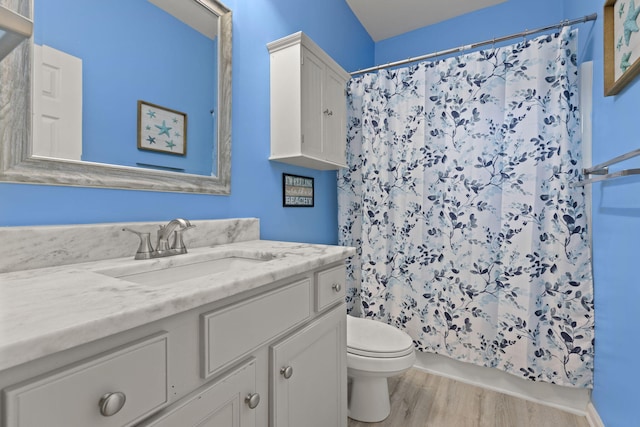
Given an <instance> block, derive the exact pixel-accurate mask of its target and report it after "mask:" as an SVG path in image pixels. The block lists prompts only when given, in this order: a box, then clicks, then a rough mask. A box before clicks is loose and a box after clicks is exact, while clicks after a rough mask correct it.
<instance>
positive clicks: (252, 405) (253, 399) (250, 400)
mask: <svg viewBox="0 0 640 427" xmlns="http://www.w3.org/2000/svg"><path fill="white" fill-rule="evenodd" d="M244 401H245V403H246V404H247V406H249V409H256V407H257V406H258V404H259V403H260V395H259V394H258V393H253V394H250V395H248V396H247V397H245V398H244Z"/></svg>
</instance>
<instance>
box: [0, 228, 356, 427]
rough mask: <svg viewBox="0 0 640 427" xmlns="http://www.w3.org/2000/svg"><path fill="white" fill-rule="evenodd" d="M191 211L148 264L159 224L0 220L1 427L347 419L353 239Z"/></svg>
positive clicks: (281, 424)
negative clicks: (317, 236)
mask: <svg viewBox="0 0 640 427" xmlns="http://www.w3.org/2000/svg"><path fill="white" fill-rule="evenodd" d="M192 223H193V224H194V225H195V226H196V228H195V230H189V231H187V232H185V233H184V240H185V242H186V243H187V247H188V248H189V251H188V253H187V254H183V255H178V256H173V257H167V258H158V259H150V260H134V259H133V254H134V253H135V249H136V246H137V242H136V236H134V235H131V234H130V233H126V232H122V231H121V229H122V228H123V227H125V226H126V227H130V228H137V229H139V230H142V231H144V230H149V231H153V230H154V229H155V228H157V226H158V224H157V223H136V224H99V225H95V226H74V227H67V226H62V227H28V228H27V227H24V228H23V227H11V228H0V237H2V238H3V241H4V242H10V243H9V246H8V247H5V248H4V249H2V252H3V254H2V255H4V258H3V260H2V261H1V262H2V264H0V269H1V270H0V271H2V273H1V274H0V307H1V308H0V320H1V321H0V389H1V390H2V410H1V414H2V415H1V420H2V423H1V424H0V425H1V426H2V427H17V426H21V427H26V426H47V427H55V426H64V427H74V426H80V427H86V426H97V427H99V426H105V427H106V426H132V425H136V426H181V427H182V426H192V425H193V426H196V425H197V426H204V425H206V426H243V427H244V426H252V427H253V426H265V427H266V426H278V427H285V426H291V427H299V426H305V427H313V426H318V427H330V426H341V427H345V426H346V425H347V411H346V405H347V396H346V393H347V390H346V388H347V380H346V325H345V324H346V316H345V314H346V309H345V303H344V292H345V283H344V281H345V266H344V260H345V258H347V257H348V256H351V255H353V254H354V249H353V248H345V247H337V246H325V245H309V244H300V243H288V242H273V241H264V240H260V239H259V224H258V221H257V220H255V219H246V220H245V219H243V220H221V221H193V222H192ZM17 236H21V238H17ZM88 236H91V237H90V238H87V237H88ZM35 242H38V243H37V244H36V243H35ZM74 242H75V243H74ZM29 248H30V252H29ZM34 248H35V249H34ZM33 251H37V252H38V253H37V254H34V253H33ZM123 252H125V253H126V255H123ZM96 258H97V259H96ZM73 260H75V262H74V261H73ZM77 260H82V261H83V262H77Z"/></svg>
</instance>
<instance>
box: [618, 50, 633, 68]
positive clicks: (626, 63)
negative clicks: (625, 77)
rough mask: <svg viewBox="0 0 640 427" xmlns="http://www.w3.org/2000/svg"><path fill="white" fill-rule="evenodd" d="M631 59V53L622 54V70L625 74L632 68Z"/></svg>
mask: <svg viewBox="0 0 640 427" xmlns="http://www.w3.org/2000/svg"><path fill="white" fill-rule="evenodd" d="M629 58H631V52H627V53H624V54H622V59H621V60H620V70H622V72H623V73H624V72H625V71H627V68H629V67H631V64H630V63H629Z"/></svg>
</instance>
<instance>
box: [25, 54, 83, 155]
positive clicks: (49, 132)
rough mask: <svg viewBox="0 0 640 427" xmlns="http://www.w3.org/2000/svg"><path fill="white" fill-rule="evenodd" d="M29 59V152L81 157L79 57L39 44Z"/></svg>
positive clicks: (80, 72)
mask: <svg viewBox="0 0 640 427" xmlns="http://www.w3.org/2000/svg"><path fill="white" fill-rule="evenodd" d="M33 58H34V59H33V62H34V67H33V70H34V74H33V155H34V156H44V157H54V158H58V159H67V160H81V159H82V60H81V59H80V58H76V57H75V56H72V55H69V54H67V53H64V52H62V51H60V50H57V49H53V48H51V47H49V46H40V45H35V46H34V50H33ZM63 89H64V90H63Z"/></svg>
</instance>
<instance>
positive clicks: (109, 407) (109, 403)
mask: <svg viewBox="0 0 640 427" xmlns="http://www.w3.org/2000/svg"><path fill="white" fill-rule="evenodd" d="M126 401H127V396H125V394H124V393H121V392H119V391H118V392H115V393H107V394H105V395H104V396H102V397H101V398H100V402H98V406H100V413H101V414H102V415H103V416H105V417H110V416H112V415H115V414H117V413H118V412H120V409H122V407H123V406H124V403H125V402H126Z"/></svg>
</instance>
